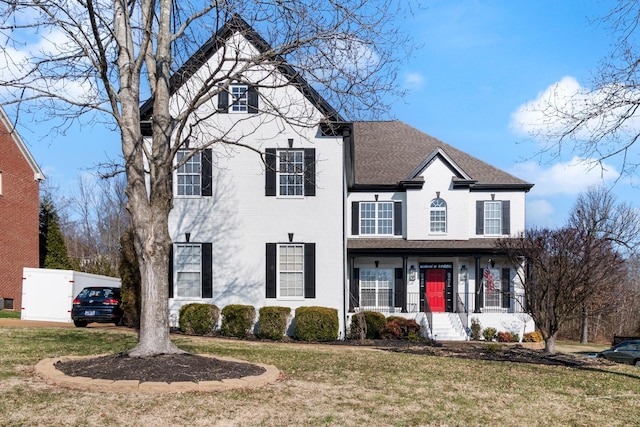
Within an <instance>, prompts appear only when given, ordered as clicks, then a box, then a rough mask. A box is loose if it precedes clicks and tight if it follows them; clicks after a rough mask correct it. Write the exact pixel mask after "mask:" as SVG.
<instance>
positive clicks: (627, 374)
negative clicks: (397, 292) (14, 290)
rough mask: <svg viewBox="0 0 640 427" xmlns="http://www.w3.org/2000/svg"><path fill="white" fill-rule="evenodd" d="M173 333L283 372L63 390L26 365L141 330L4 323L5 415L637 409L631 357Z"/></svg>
mask: <svg viewBox="0 0 640 427" xmlns="http://www.w3.org/2000/svg"><path fill="white" fill-rule="evenodd" d="M174 339H175V342H176V344H178V345H179V346H180V347H181V348H183V349H185V350H188V351H190V352H194V353H209V354H214V355H220V356H231V357H235V358H239V359H243V360H247V361H250V362H260V363H266V364H271V365H275V366H277V367H278V368H279V369H280V370H281V371H282V372H283V380H282V381H280V382H278V383H275V384H271V385H269V386H267V387H264V388H262V389H258V390H246V391H244V390H242V391H232V392H225V393H214V394H199V393H185V394H173V395H152V394H117V393H115V394H107V393H95V392H80V391H71V390H65V389H61V388H57V387H54V386H50V385H47V384H44V383H43V382H42V381H40V380H38V379H37V378H35V377H34V374H33V369H32V366H33V365H34V364H35V363H36V362H37V361H39V360H40V359H42V358H46V357H54V356H60V355H90V354H104V353H116V352H121V351H123V350H126V349H127V348H130V347H131V346H133V345H134V344H135V341H136V335H135V334H134V333H127V332H121V331H118V330H116V329H113V330H111V331H110V330H109V329H98V328H87V329H72V328H67V329H20V328H0V414H2V415H1V416H0V425H2V426H5V425H7V426H14V425H15V426H22V425H24V426H57V425H61V426H62V425H64V426H84V425H93V426H113V425H118V426H145V425H153V426H211V425H224V426H247V425H250V426H252V425H260V426H271V425H274V426H275V425H278V426H282V425H304V426H362V425H370V426H379V425H389V426H417V425H434V426H551V425H557V426H560V425H562V426H602V425H607V426H631V425H637V423H638V419H639V418H638V417H639V416H640V369H639V368H636V367H633V366H623V365H615V366H606V367H602V368H590V369H573V368H566V367H557V366H542V365H532V364H518V363H511V362H489V361H472V360H462V359H455V358H446V357H438V356H423V355H410V354H401V353H392V352H383V351H376V350H370V349H366V348H358V347H346V346H322V345H310V344H281V343H259V342H244V341H225V340H220V339H212V338H197V337H181V336H176V337H174ZM563 345H566V343H562V344H560V348H562V346H563Z"/></svg>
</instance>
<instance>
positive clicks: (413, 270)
mask: <svg viewBox="0 0 640 427" xmlns="http://www.w3.org/2000/svg"><path fill="white" fill-rule="evenodd" d="M409 280H411V281H412V282H413V281H414V280H416V267H415V265H412V266H411V267H410V268H409Z"/></svg>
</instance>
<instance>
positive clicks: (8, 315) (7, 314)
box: [0, 310, 20, 319]
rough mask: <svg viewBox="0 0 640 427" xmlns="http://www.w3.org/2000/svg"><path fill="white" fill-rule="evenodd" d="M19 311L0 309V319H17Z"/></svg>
mask: <svg viewBox="0 0 640 427" xmlns="http://www.w3.org/2000/svg"><path fill="white" fill-rule="evenodd" d="M19 318H20V312H19V311H13V310H0V319H19Z"/></svg>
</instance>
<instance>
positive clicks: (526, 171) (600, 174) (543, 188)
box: [511, 157, 619, 197]
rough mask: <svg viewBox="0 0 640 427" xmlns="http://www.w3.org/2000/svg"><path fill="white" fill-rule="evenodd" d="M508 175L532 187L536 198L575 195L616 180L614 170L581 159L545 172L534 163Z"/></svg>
mask: <svg viewBox="0 0 640 427" xmlns="http://www.w3.org/2000/svg"><path fill="white" fill-rule="evenodd" d="M511 173H513V174H514V175H515V176H518V177H520V178H522V179H524V180H526V181H529V182H531V183H533V184H535V186H534V187H533V189H532V190H531V194H532V195H535V196H537V197H540V196H554V195H563V194H564V195H577V194H579V193H580V192H582V191H584V190H586V189H587V188H588V187H590V186H592V185H598V184H604V183H607V182H612V181H614V180H615V179H617V178H618V177H619V172H618V170H617V169H616V168H615V167H614V166H612V165H609V164H606V163H604V164H603V165H602V167H600V166H599V165H597V164H595V161H594V160H592V159H583V158H580V157H574V158H573V159H571V160H569V161H568V162H565V163H556V164H554V165H551V166H550V167H549V168H546V169H545V168H543V167H542V166H540V165H539V164H537V163H535V162H525V163H518V164H516V165H515V166H514V167H513V168H512V170H511Z"/></svg>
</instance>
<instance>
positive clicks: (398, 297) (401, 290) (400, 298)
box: [394, 268, 407, 313]
mask: <svg viewBox="0 0 640 427" xmlns="http://www.w3.org/2000/svg"><path fill="white" fill-rule="evenodd" d="M394 288H395V290H394V300H395V304H394V307H402V312H403V313H406V312H407V307H406V303H405V297H404V296H405V295H406V294H407V287H406V282H405V280H404V268H396V281H395V286H394Z"/></svg>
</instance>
